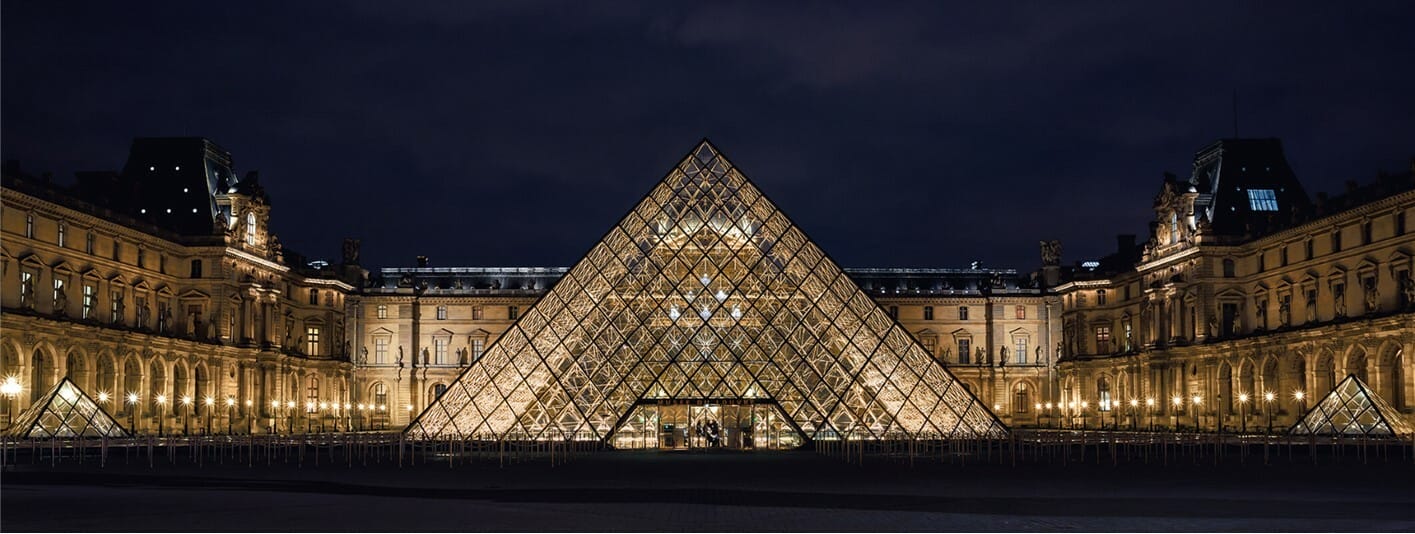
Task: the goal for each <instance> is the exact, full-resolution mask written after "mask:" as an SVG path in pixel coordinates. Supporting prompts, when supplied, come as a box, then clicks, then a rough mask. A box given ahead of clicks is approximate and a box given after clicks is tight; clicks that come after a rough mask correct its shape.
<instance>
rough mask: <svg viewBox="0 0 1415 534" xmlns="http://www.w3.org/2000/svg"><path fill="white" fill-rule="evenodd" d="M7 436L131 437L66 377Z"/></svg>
mask: <svg viewBox="0 0 1415 534" xmlns="http://www.w3.org/2000/svg"><path fill="white" fill-rule="evenodd" d="M5 435H7V436H10V437H20V438H50V437H56V438H77V437H86V438H96V437H110V438H121V437H126V436H127V435H128V433H127V432H126V431H124V430H123V428H122V427H121V426H119V425H118V423H117V421H115V420H114V419H113V417H112V416H110V415H108V412H105V411H103V408H101V407H99V406H98V403H96V402H94V401H93V399H91V398H89V396H88V395H87V394H85V393H84V392H83V390H81V389H79V386H78V385H76V384H74V382H73V381H71V380H69V379H68V377H65V378H64V379H63V380H60V381H59V383H58V384H55V385H54V387H53V388H52V389H50V390H49V392H48V393H45V394H44V396H43V397H40V400H39V402H36V403H34V404H32V405H30V407H29V408H28V409H26V410H25V411H24V412H23V413H21V414H19V415H17V416H15V422H14V424H12V425H10V428H8V429H6V430H5Z"/></svg>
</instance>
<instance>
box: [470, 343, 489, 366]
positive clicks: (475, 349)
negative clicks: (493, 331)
mask: <svg viewBox="0 0 1415 534" xmlns="http://www.w3.org/2000/svg"><path fill="white" fill-rule="evenodd" d="M485 348H486V340H485V339H473V340H472V361H477V360H480V359H481V353H482V350H484V349H485Z"/></svg>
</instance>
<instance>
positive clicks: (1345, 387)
mask: <svg viewBox="0 0 1415 534" xmlns="http://www.w3.org/2000/svg"><path fill="white" fill-rule="evenodd" d="M1291 433H1292V434H1300V435H1308V434H1313V435H1318V436H1409V435H1411V434H1415V427H1412V426H1411V425H1410V422H1409V421H1406V420H1405V417H1404V416H1403V415H1402V414H1401V413H1400V411H1399V410H1396V409H1395V407H1393V406H1391V405H1390V403H1387V402H1386V401H1385V399H1382V398H1381V397H1380V395H1377V394H1376V393H1375V392H1373V391H1371V389H1370V388H1369V387H1366V384H1365V383H1364V382H1362V381H1361V379H1360V378H1357V377H1356V375H1348V376H1347V377H1346V379H1345V380H1342V381H1341V383H1340V384H1337V386H1336V387H1335V388H1333V389H1332V391H1331V393H1328V394H1327V396H1326V397H1325V398H1323V399H1322V400H1321V402H1318V403H1317V405H1316V406H1313V407H1312V409H1311V410H1310V411H1308V412H1307V415H1304V416H1302V419H1301V420H1299V421H1298V422H1297V424H1296V425H1293V426H1292V430H1291Z"/></svg>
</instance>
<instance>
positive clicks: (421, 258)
mask: <svg viewBox="0 0 1415 534" xmlns="http://www.w3.org/2000/svg"><path fill="white" fill-rule="evenodd" d="M418 267H427V256H418Z"/></svg>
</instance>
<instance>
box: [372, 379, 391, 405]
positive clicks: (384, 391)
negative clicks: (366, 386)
mask: <svg viewBox="0 0 1415 534" xmlns="http://www.w3.org/2000/svg"><path fill="white" fill-rule="evenodd" d="M373 404H374V406H384V405H386V404H388V386H385V385H383V382H378V383H375V384H374V385H373Z"/></svg>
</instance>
